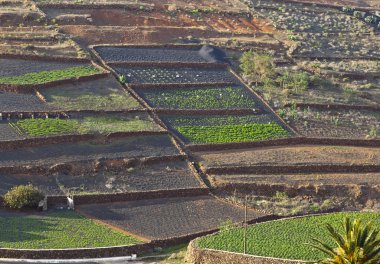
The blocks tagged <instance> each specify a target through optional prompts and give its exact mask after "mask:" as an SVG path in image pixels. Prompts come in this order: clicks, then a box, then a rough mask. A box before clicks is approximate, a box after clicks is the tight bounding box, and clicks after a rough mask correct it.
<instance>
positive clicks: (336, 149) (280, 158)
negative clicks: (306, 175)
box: [198, 146, 380, 167]
mask: <svg viewBox="0 0 380 264" xmlns="http://www.w3.org/2000/svg"><path fill="white" fill-rule="evenodd" d="M198 158H199V160H200V162H201V163H202V165H203V166H205V167H219V166H222V167H224V166H239V165H241V166H253V165H255V166H257V165H276V166H280V165H311V164H313V165H324V164H325V165H328V164H342V165H352V164H380V149H376V148H364V147H340V146H295V147H278V148H275V147H273V148H264V149H251V150H231V151H224V152H208V153H200V154H198Z"/></svg>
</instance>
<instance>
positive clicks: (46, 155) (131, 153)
mask: <svg viewBox="0 0 380 264" xmlns="http://www.w3.org/2000/svg"><path fill="white" fill-rule="evenodd" d="M0 153H1V155H0V166H12V165H27V164H29V165H54V164H56V163H62V162H75V161H85V160H97V159H102V158H106V159H122V158H140V157H147V156H162V155H176V154H179V153H178V150H177V149H176V148H175V147H174V146H173V144H172V141H171V139H170V137H169V136H167V135H159V136H141V137H138V136H137V137H131V138H126V139H114V140H110V141H106V142H99V141H98V142H97V141H89V142H79V143H60V144H54V145H42V146H38V147H33V148H25V149H23V148H20V149H14V150H0ZM5 153H6V155H5Z"/></svg>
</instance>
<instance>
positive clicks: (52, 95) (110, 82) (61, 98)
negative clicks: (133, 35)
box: [40, 77, 142, 111]
mask: <svg viewBox="0 0 380 264" xmlns="http://www.w3.org/2000/svg"><path fill="white" fill-rule="evenodd" d="M40 92H41V94H42V95H43V96H44V97H45V100H46V102H47V105H48V106H49V107H51V108H53V109H59V110H66V111H70V110H97V111H101V110H103V111H115V110H129V109H142V107H141V105H140V104H139V103H138V102H137V100H136V99H134V98H133V97H132V96H131V95H129V94H128V93H127V92H126V91H124V89H123V88H122V87H121V86H120V84H119V83H118V82H117V81H116V80H115V79H113V78H112V77H106V78H102V79H99V80H94V81H86V82H80V83H75V84H67V85H66V84H65V85H59V86H55V87H52V88H49V89H43V90H40Z"/></svg>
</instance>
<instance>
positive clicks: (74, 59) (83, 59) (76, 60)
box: [0, 54, 91, 63]
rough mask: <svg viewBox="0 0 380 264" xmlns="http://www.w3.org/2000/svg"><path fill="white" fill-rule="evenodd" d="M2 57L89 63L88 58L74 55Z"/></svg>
mask: <svg viewBox="0 0 380 264" xmlns="http://www.w3.org/2000/svg"><path fill="white" fill-rule="evenodd" d="M0 57H1V58H2V59H20V60H33V61H58V62H83V63H90V62H91V60H90V59H88V58H75V57H63V56H62V57H58V56H41V55H26V54H0Z"/></svg>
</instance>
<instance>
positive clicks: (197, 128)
mask: <svg viewBox="0 0 380 264" xmlns="http://www.w3.org/2000/svg"><path fill="white" fill-rule="evenodd" d="M163 120H164V121H165V122H167V123H168V124H169V125H170V127H172V128H173V129H175V130H176V131H177V132H178V133H179V135H180V136H181V137H182V138H183V139H184V140H185V142H186V143H231V142H249V141H259V140H268V139H276V138H284V137H288V136H289V135H290V132H288V131H287V130H286V129H284V128H283V127H282V126H281V125H280V124H278V123H276V122H275V121H274V119H273V117H271V116H270V115H245V116H244V115H243V116H206V117H205V116H182V117H181V116H164V117H163Z"/></svg>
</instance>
